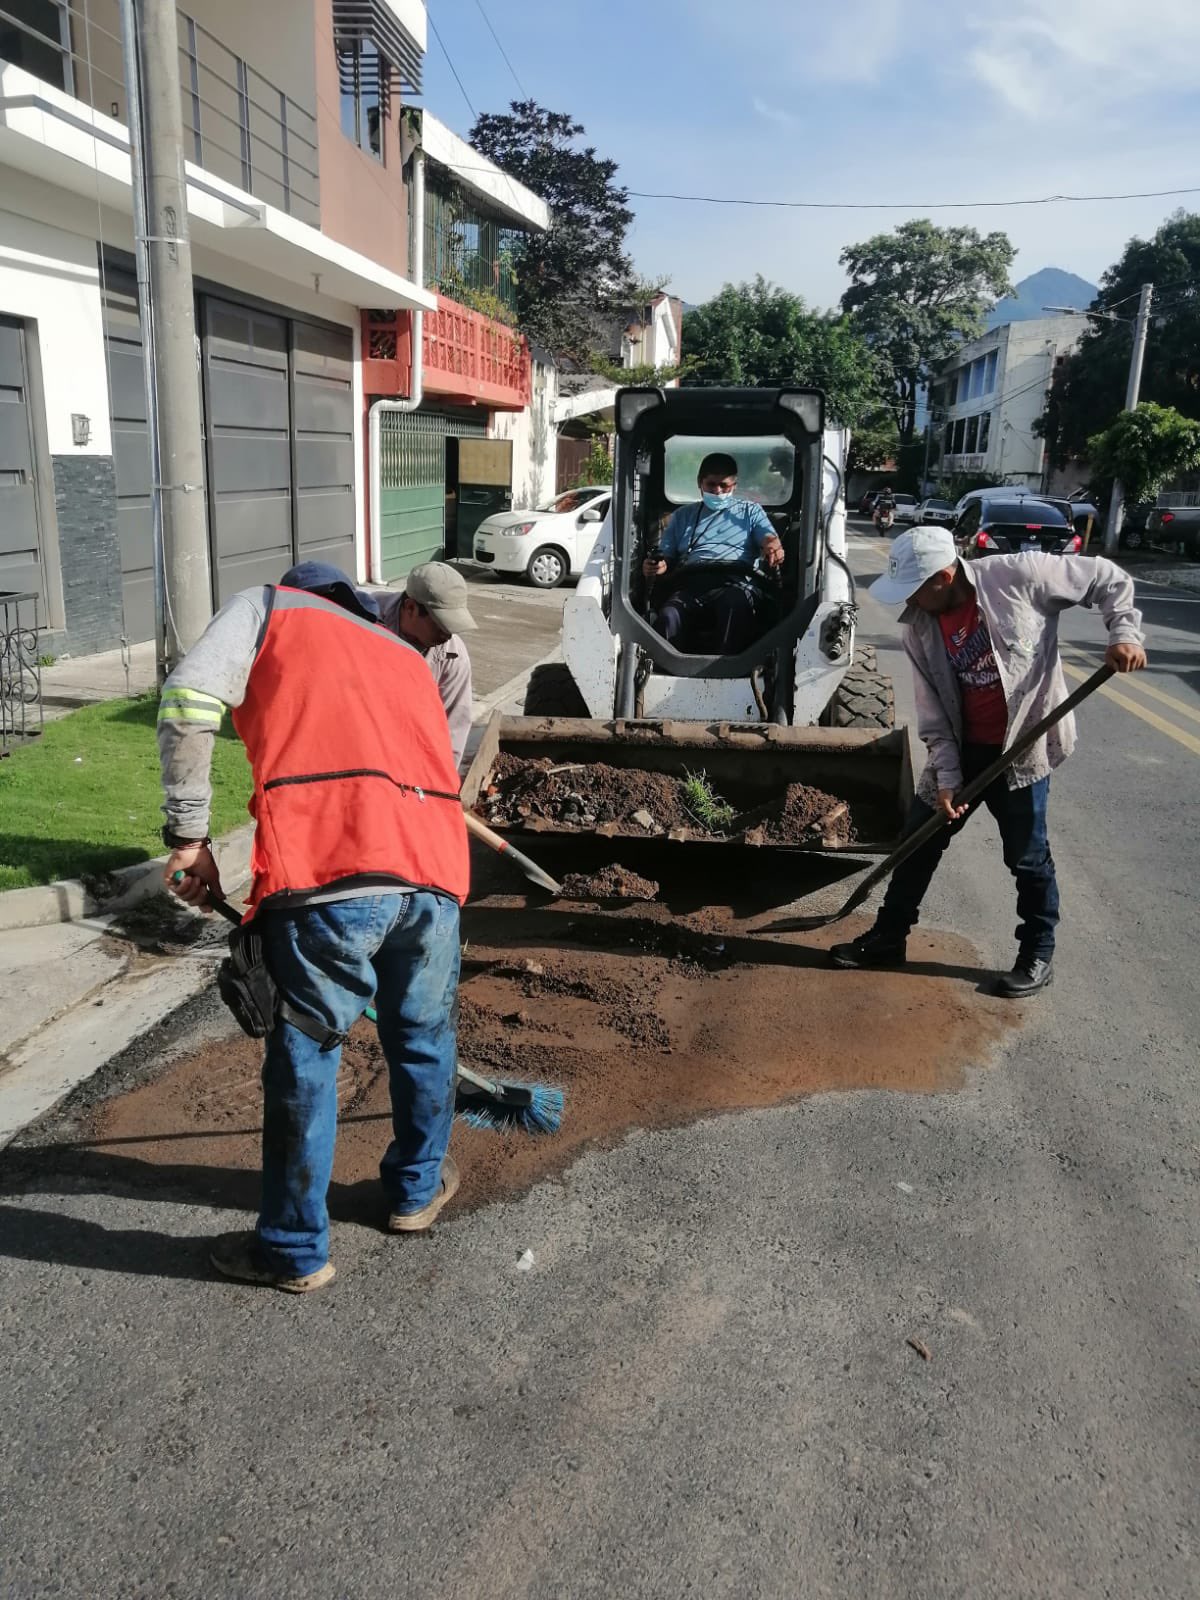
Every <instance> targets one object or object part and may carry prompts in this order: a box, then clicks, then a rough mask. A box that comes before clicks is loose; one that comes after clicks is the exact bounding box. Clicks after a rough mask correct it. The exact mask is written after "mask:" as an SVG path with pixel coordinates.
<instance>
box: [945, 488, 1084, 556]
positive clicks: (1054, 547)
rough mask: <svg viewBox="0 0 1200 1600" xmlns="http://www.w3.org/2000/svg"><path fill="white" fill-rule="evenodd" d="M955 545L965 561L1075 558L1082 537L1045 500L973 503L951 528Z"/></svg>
mask: <svg viewBox="0 0 1200 1600" xmlns="http://www.w3.org/2000/svg"><path fill="white" fill-rule="evenodd" d="M954 542H955V544H956V545H957V546H958V553H959V555H960V556H962V558H963V560H964V561H976V560H978V559H979V558H980V557H981V556H1000V555H1004V556H1008V555H1018V554H1021V553H1023V552H1025V551H1041V552H1042V553H1043V554H1045V555H1055V556H1062V555H1078V554H1079V552H1080V551H1081V550H1082V549H1083V537H1082V535H1081V534H1078V533H1076V532H1075V529H1074V526H1073V525H1072V522H1071V518H1070V517H1069V516H1068V515H1067V514H1066V513H1065V512H1063V511H1060V510H1059V508H1058V507H1057V506H1054V505H1050V504H1049V502H1048V501H1045V500H1034V499H1018V500H1012V499H996V500H973V501H972V502H971V504H970V505H968V507H967V508H966V510H965V511H964V512H963V514H962V516H961V517H959V519H958V521H957V523H956V524H955V527H954Z"/></svg>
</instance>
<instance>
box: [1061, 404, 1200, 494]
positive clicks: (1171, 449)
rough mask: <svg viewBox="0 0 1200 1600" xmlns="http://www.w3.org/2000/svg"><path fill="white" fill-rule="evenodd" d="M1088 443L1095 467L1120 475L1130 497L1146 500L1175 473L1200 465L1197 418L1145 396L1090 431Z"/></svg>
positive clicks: (1104, 473) (1107, 475) (1104, 474)
mask: <svg viewBox="0 0 1200 1600" xmlns="http://www.w3.org/2000/svg"><path fill="white" fill-rule="evenodd" d="M1087 448H1088V456H1089V458H1090V460H1091V463H1092V466H1093V467H1094V468H1095V469H1096V471H1097V472H1098V473H1099V474H1100V475H1101V476H1102V477H1105V478H1110V479H1111V478H1120V480H1121V482H1122V484H1123V485H1124V488H1125V494H1126V497H1127V498H1128V499H1129V500H1131V501H1133V500H1149V499H1151V498H1152V497H1153V496H1154V495H1156V494H1157V493H1158V491H1159V490H1160V489H1161V488H1162V487H1163V485H1164V484H1166V483H1169V482H1170V480H1171V479H1172V478H1174V477H1176V476H1177V475H1178V474H1180V473H1182V472H1190V471H1191V470H1192V469H1193V468H1194V467H1200V422H1197V421H1195V420H1193V419H1192V418H1190V417H1185V416H1183V415H1182V414H1181V413H1180V412H1178V411H1176V410H1175V409H1174V408H1173V407H1171V406H1158V405H1154V404H1153V402H1150V401H1143V403H1142V404H1141V405H1139V406H1138V407H1137V408H1136V409H1135V410H1133V411H1123V412H1122V413H1121V415H1120V416H1119V417H1118V418H1117V420H1116V421H1115V422H1113V423H1111V424H1110V425H1109V426H1108V427H1107V428H1106V429H1105V430H1104V432H1103V433H1095V434H1093V435H1092V437H1091V438H1090V439H1089V440H1088V445H1087Z"/></svg>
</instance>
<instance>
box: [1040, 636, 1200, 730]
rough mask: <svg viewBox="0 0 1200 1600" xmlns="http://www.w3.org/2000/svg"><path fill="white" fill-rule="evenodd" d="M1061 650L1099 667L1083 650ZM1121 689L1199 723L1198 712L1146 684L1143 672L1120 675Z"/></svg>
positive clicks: (1095, 659) (1066, 648)
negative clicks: (1148, 699) (1134, 692)
mask: <svg viewBox="0 0 1200 1600" xmlns="http://www.w3.org/2000/svg"><path fill="white" fill-rule="evenodd" d="M1063 649H1064V651H1065V652H1066V653H1068V654H1069V655H1072V656H1074V657H1075V658H1076V660H1079V661H1086V662H1087V664H1088V665H1089V666H1090V667H1091V668H1092V669H1093V671H1094V670H1095V668H1096V667H1098V666H1100V665H1101V662H1100V659H1099V657H1097V656H1090V655H1088V653H1087V652H1086V651H1085V650H1080V649H1079V648H1078V646H1076V645H1064V646H1063ZM1121 687H1122V689H1136V690H1137V691H1138V693H1139V694H1144V695H1148V696H1149V698H1150V699H1151V700H1157V701H1158V702H1159V704H1160V705H1164V706H1170V708H1171V710H1172V711H1177V712H1178V713H1179V715H1180V716H1181V717H1188V718H1189V719H1190V720H1191V721H1192V722H1200V711H1198V710H1197V709H1196V707H1195V706H1189V705H1186V704H1185V703H1184V702H1183V701H1182V700H1177V699H1176V698H1175V696H1174V695H1173V694H1167V692H1166V691H1165V690H1164V689H1157V688H1155V686H1154V684H1152V683H1147V682H1146V674H1145V673H1144V672H1123V673H1122V674H1121Z"/></svg>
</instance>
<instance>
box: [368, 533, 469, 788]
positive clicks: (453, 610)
mask: <svg viewBox="0 0 1200 1600" xmlns="http://www.w3.org/2000/svg"><path fill="white" fill-rule="evenodd" d="M375 599H376V601H377V602H378V605H379V617H380V621H381V622H382V623H383V625H384V627H385V628H387V629H388V630H389V632H391V633H394V634H396V635H397V636H398V637H399V638H401V639H403V640H404V642H405V644H410V645H412V647H413V649H414V650H419V651H420V652H421V654H422V655H423V656H424V657H425V660H426V662H427V663H428V665H429V670H430V672H432V673H433V679H434V682H435V683H436V684H437V687H438V694H439V695H440V696H441V699H442V705H443V706H444V708H445V711H446V720H447V722H448V723H449V724H450V743H451V745H452V747H453V749H454V759H455V761H456V762H457V763H459V764H461V762H462V758H463V752H464V751H465V750H466V748H467V737H468V735H469V734H470V732H471V658H470V656H469V655H468V654H467V647H466V645H465V644H463V642H462V640H461V639H460V638H459V634H462V633H471V632H473V631H474V630H475V629H476V628H477V627H478V623H477V622H476V621H475V619H474V617H472V615H471V612H470V608H469V606H468V604H467V601H468V593H467V580H466V579H465V578H464V577H463V575H462V573H461V572H459V570H458V569H457V567H452V566H450V565H449V564H448V563H447V562H445V561H425V562H423V563H422V564H421V565H420V566H419V567H414V568H413V569H412V571H411V572H410V573H409V574H408V576H407V577H406V578H405V580H404V589H403V591H402V592H401V593H398V594H378V593H377V594H376V595H375Z"/></svg>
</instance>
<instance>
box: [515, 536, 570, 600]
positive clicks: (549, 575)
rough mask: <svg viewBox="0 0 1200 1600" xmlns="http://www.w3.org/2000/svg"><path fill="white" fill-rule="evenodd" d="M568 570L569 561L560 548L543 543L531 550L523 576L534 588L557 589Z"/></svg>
mask: <svg viewBox="0 0 1200 1600" xmlns="http://www.w3.org/2000/svg"><path fill="white" fill-rule="evenodd" d="M569 570H570V562H568V560H567V558H566V556H564V555H563V553H562V551H561V550H556V549H555V548H554V546H553V545H552V544H544V545H542V546H541V547H540V549H537V550H535V551H534V552H533V554H532V555H531V556H530V558H529V565H528V566H527V567H526V568H525V576H526V577H527V578H528V579H529V581H530V583H531V584H532V585H533V586H534V588H535V589H557V588H558V586H559V584H560V583H561V582H562V581H563V579H564V578H565V577H566V575H567V573H568V571H569Z"/></svg>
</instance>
